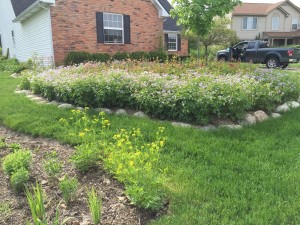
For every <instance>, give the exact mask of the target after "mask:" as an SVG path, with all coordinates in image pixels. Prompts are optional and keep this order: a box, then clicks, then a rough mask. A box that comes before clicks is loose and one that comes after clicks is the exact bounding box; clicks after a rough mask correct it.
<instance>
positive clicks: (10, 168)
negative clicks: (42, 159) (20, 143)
mask: <svg viewBox="0 0 300 225" xmlns="http://www.w3.org/2000/svg"><path fill="white" fill-rule="evenodd" d="M30 164H31V152H30V151H29V150H19V151H16V152H14V153H11V154H9V155H7V156H6V157H4V159H3V171H4V173H5V174H7V175H9V176H11V175H12V174H14V173H15V172H17V171H18V170H20V169H25V170H29V168H30Z"/></svg>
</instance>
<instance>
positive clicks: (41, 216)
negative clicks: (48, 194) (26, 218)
mask: <svg viewBox="0 0 300 225" xmlns="http://www.w3.org/2000/svg"><path fill="white" fill-rule="evenodd" d="M32 191H33V192H30V191H29V190H28V189H26V197H27V201H28V204H29V207H30V211H31V216H32V219H33V223H34V225H42V224H46V222H47V216H46V210H45V206H44V194H43V189H42V186H41V185H39V184H38V183H37V182H36V186H35V187H34V186H33V187H32Z"/></svg>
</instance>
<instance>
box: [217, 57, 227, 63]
mask: <svg viewBox="0 0 300 225" xmlns="http://www.w3.org/2000/svg"><path fill="white" fill-rule="evenodd" d="M218 60H219V61H222V62H225V61H227V58H226V56H220V57H219V58H218Z"/></svg>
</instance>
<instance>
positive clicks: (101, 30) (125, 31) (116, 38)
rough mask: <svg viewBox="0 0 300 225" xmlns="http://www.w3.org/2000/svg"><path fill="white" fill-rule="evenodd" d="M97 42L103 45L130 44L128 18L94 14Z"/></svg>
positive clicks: (100, 13)
mask: <svg viewBox="0 0 300 225" xmlns="http://www.w3.org/2000/svg"><path fill="white" fill-rule="evenodd" d="M96 30H97V42H98V43H105V44H130V43H131V41H130V40H131V38H130V16H129V15H122V14H116V13H106V12H96Z"/></svg>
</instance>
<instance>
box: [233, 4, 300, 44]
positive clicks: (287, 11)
mask: <svg viewBox="0 0 300 225" xmlns="http://www.w3.org/2000/svg"><path fill="white" fill-rule="evenodd" d="M299 22H300V9H299V8H298V7H297V6H296V5H295V4H293V3H292V2H291V1H289V0H285V1H282V2H278V3H275V4H268V3H242V4H241V5H238V6H236V7H235V8H234V10H233V12H232V26H231V28H232V29H233V30H234V31H236V33H237V36H238V38H239V39H240V40H253V39H264V40H268V41H269V43H270V44H271V45H275V46H278V45H290V44H300V31H299V28H300V27H299Z"/></svg>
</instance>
